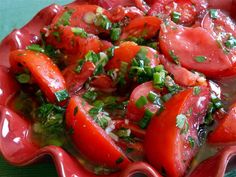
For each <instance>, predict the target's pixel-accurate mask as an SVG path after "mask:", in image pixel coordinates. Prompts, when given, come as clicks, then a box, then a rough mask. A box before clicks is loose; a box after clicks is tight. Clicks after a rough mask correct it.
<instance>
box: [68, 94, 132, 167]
mask: <svg viewBox="0 0 236 177" xmlns="http://www.w3.org/2000/svg"><path fill="white" fill-rule="evenodd" d="M89 109H90V106H89V105H88V104H87V103H86V102H85V101H84V100H83V99H81V98H79V97H72V98H71V99H70V101H69V104H68V107H67V110H66V125H67V127H68V128H72V129H73V133H72V135H71V137H72V139H73V142H74V144H75V145H76V147H77V148H78V150H79V151H80V152H81V153H82V154H83V155H84V156H85V157H87V158H88V159H89V160H91V161H92V162H94V163H96V164H99V165H103V166H107V167H111V168H125V167H126V166H127V165H128V164H129V163H130V161H129V159H128V158H127V157H126V155H125V154H124V153H123V152H122V151H121V150H120V149H119V148H118V146H116V145H115V143H114V142H113V140H112V139H111V138H110V137H109V136H108V135H107V134H106V133H105V131H104V130H103V129H102V128H101V127H99V126H98V125H97V124H96V123H95V122H94V120H93V119H92V117H90V115H89V114H88V111H89Z"/></svg>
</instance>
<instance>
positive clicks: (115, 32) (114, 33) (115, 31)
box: [111, 28, 121, 41]
mask: <svg viewBox="0 0 236 177" xmlns="http://www.w3.org/2000/svg"><path fill="white" fill-rule="evenodd" d="M120 34H121V29H120V28H112V29H111V40H112V41H117V40H118V39H119V37H120Z"/></svg>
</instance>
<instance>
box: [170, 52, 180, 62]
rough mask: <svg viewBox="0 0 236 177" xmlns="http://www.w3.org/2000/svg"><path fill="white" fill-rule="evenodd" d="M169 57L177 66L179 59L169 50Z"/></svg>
mask: <svg viewBox="0 0 236 177" xmlns="http://www.w3.org/2000/svg"><path fill="white" fill-rule="evenodd" d="M169 55H170V57H171V58H172V59H173V61H174V62H175V63H176V64H177V65H179V57H177V56H176V55H175V53H174V51H173V50H170V51H169Z"/></svg>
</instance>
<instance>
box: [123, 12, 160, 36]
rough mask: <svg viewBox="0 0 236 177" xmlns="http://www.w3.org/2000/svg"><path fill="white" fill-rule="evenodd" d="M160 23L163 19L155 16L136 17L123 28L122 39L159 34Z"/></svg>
mask: <svg viewBox="0 0 236 177" xmlns="http://www.w3.org/2000/svg"><path fill="white" fill-rule="evenodd" d="M160 25H161V20H160V19H159V18H157V17H154V16H145V17H138V18H135V19H133V20H131V21H130V23H129V24H128V26H126V27H125V28H124V29H123V31H122V34H121V36H120V40H125V39H127V38H129V37H142V38H144V39H150V38H152V37H155V36H156V35H157V31H158V30H159V29H160Z"/></svg>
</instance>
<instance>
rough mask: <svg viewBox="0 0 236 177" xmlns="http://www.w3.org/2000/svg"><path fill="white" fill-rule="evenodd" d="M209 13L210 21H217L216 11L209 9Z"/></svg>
mask: <svg viewBox="0 0 236 177" xmlns="http://www.w3.org/2000/svg"><path fill="white" fill-rule="evenodd" d="M209 12H210V17H211V18H212V19H217V18H218V17H219V14H218V11H217V9H210V10H209Z"/></svg>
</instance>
